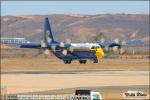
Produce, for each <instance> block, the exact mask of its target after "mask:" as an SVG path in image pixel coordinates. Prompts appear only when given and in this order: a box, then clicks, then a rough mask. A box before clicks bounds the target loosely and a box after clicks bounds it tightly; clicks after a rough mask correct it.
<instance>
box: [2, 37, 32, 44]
mask: <svg viewBox="0 0 150 100" xmlns="http://www.w3.org/2000/svg"><path fill="white" fill-rule="evenodd" d="M23 43H30V41H28V40H26V39H25V38H7V37H1V44H23Z"/></svg>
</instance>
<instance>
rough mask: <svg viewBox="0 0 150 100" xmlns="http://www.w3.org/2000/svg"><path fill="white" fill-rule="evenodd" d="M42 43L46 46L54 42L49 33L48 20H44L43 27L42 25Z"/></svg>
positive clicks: (50, 32)
mask: <svg viewBox="0 0 150 100" xmlns="http://www.w3.org/2000/svg"><path fill="white" fill-rule="evenodd" d="M44 42H45V43H46V44H47V43H49V42H54V37H53V34H52V31H51V26H50V24H49V20H48V18H45V25H44Z"/></svg>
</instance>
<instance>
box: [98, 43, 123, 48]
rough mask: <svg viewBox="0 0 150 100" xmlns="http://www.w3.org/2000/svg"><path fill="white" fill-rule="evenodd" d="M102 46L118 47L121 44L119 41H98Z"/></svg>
mask: <svg viewBox="0 0 150 100" xmlns="http://www.w3.org/2000/svg"><path fill="white" fill-rule="evenodd" d="M98 44H99V45H100V46H101V47H102V48H104V47H106V46H108V47H111V48H112V47H115V46H116V47H118V48H120V47H121V46H122V44H121V43H116V42H103V43H101V42H100V43H98Z"/></svg>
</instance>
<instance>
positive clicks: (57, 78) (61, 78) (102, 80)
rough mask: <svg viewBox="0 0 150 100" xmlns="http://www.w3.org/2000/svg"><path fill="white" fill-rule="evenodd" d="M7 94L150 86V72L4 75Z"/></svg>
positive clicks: (2, 79)
mask: <svg viewBox="0 0 150 100" xmlns="http://www.w3.org/2000/svg"><path fill="white" fill-rule="evenodd" d="M1 83H2V84H1V85H2V87H4V88H6V90H7V93H10V94H11V93H22V92H36V91H48V90H57V89H65V88H76V87H106V86H110V87H117V86H148V85H149V71H99V72H70V73H66V72H64V73H48V72H45V73H44V72H41V73H30V74H27V73H15V72H14V73H3V74H2V75H1Z"/></svg>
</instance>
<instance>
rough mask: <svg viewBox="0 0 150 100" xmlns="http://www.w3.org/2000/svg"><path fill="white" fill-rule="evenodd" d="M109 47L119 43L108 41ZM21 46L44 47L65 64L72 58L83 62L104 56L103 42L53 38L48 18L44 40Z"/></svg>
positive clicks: (94, 60)
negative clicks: (78, 41)
mask: <svg viewBox="0 0 150 100" xmlns="http://www.w3.org/2000/svg"><path fill="white" fill-rule="evenodd" d="M108 45H109V47H114V46H117V47H119V48H120V46H121V45H120V44H119V43H109V44H108ZM20 47H21V48H35V49H44V50H45V54H49V53H50V52H52V54H54V55H55V56H56V57H57V58H59V59H61V60H63V61H64V63H65V64H71V62H72V61H73V60H78V61H79V62H80V64H85V63H86V62H87V60H92V61H93V62H94V63H98V59H100V58H102V57H104V51H103V48H104V47H105V44H104V43H63V42H57V41H55V40H54V37H53V33H52V30H51V27H50V24H49V19H48V18H45V24H44V41H42V42H41V43H25V44H21V46H20Z"/></svg>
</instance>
